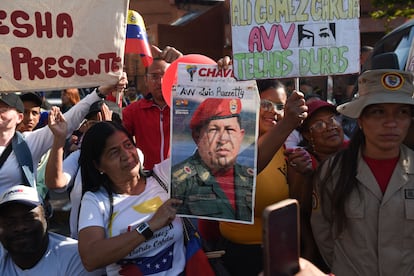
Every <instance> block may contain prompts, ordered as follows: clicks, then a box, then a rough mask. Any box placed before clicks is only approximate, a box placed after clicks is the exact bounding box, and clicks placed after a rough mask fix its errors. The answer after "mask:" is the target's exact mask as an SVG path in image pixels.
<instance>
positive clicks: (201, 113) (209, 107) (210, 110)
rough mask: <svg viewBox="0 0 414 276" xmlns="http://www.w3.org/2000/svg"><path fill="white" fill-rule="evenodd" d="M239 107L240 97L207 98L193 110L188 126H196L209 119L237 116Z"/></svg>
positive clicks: (192, 127)
mask: <svg viewBox="0 0 414 276" xmlns="http://www.w3.org/2000/svg"><path fill="white" fill-rule="evenodd" d="M241 107H242V106H241V101H240V99H222V98H208V99H206V100H204V101H203V102H202V103H201V104H200V105H199V106H198V107H197V109H196V110H195V111H194V114H193V117H192V118H191V122H190V128H191V129H194V128H197V127H199V126H202V125H204V124H205V123H207V122H209V121H211V120H218V119H225V118H231V117H237V116H239V115H240V111H241Z"/></svg>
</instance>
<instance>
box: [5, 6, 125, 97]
mask: <svg viewBox="0 0 414 276" xmlns="http://www.w3.org/2000/svg"><path fill="white" fill-rule="evenodd" d="M1 3H2V4H1V6H0V41H1V42H0V91H2V92H14V91H35V90H53V89H63V88H69V87H93V86H99V85H102V84H111V83H115V82H116V81H117V80H118V78H119V76H120V75H121V73H122V65H123V55H124V45H125V33H126V14H127V10H128V5H129V1H128V0H119V1H112V0H88V1H81V0H71V1H67V0H5V1H2V2H1Z"/></svg>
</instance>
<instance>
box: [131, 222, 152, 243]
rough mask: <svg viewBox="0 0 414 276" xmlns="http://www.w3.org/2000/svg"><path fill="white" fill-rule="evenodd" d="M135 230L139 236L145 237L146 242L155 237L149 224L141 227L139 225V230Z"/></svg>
mask: <svg viewBox="0 0 414 276" xmlns="http://www.w3.org/2000/svg"><path fill="white" fill-rule="evenodd" d="M135 230H137V232H138V233H139V234H141V235H143V236H144V238H145V240H149V239H151V238H152V236H153V235H154V233H153V232H152V230H151V228H150V226H149V225H148V223H147V222H143V223H141V224H140V225H138V227H137V228H135Z"/></svg>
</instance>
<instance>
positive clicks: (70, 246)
mask: <svg viewBox="0 0 414 276" xmlns="http://www.w3.org/2000/svg"><path fill="white" fill-rule="evenodd" d="M0 242H1V244H2V245H3V247H1V248H0V271H1V273H2V274H3V275H11V276H13V275H16V276H17V275H19V276H21V275H56V276H57V275H62V276H63V275H99V274H98V272H87V271H86V269H85V268H84V266H83V265H82V262H81V259H80V257H79V253H78V245H77V241H76V240H73V239H70V238H67V237H64V236H61V235H59V234H56V233H52V232H48V231H47V221H46V218H45V211H44V209H43V205H42V201H41V199H40V198H39V196H38V194H37V191H36V189H34V188H33V187H29V186H25V185H16V186H12V187H11V188H9V189H7V190H6V191H5V192H4V193H3V195H2V196H1V197H0Z"/></svg>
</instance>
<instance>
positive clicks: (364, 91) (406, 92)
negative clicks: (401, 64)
mask: <svg viewBox="0 0 414 276" xmlns="http://www.w3.org/2000/svg"><path fill="white" fill-rule="evenodd" d="M413 93H414V75H413V73H411V72H408V71H401V70H393V69H378V70H369V71H365V72H364V73H362V74H361V76H360V77H359V78H358V94H357V96H356V97H355V98H354V99H353V100H352V101H350V102H347V103H344V104H341V105H339V106H338V107H337V111H338V112H339V113H341V114H344V115H345V116H348V117H351V118H358V117H359V116H360V115H361V112H362V110H364V108H365V107H367V106H368V105H371V104H379V103H402V104H412V105H414V98H413Z"/></svg>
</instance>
